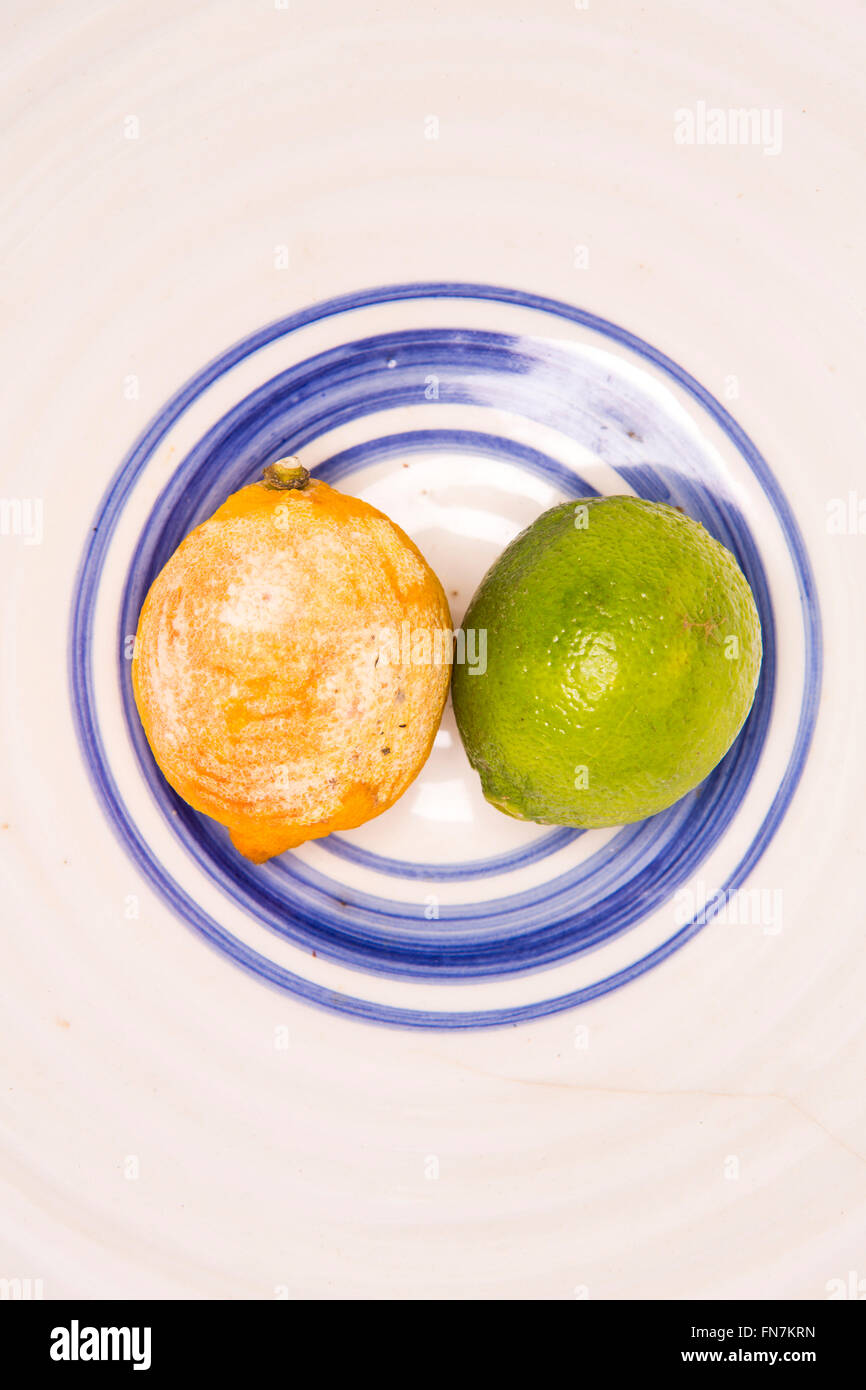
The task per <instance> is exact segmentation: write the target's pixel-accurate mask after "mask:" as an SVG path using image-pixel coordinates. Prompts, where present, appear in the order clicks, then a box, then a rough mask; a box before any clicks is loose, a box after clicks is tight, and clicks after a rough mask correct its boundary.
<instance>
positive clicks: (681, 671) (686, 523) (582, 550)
mask: <svg viewBox="0 0 866 1390" xmlns="http://www.w3.org/2000/svg"><path fill="white" fill-rule="evenodd" d="M464 628H465V629H466V637H465V639H464V646H465V645H468V644H469V643H470V634H473V636H472V640H473V641H474V648H475V649H476V650H477V649H479V647H480V643H481V642H482V641H486V651H487V660H486V669H484V670H483V671H482V668H481V666H480V665H479V664H476V665H475V666H474V667H473V666H471V665H467V664H459V665H457V666H455V668H454V676H453V701H454V710H455V714H456V717H457V724H458V727H459V729H460V734H461V737H462V739H463V743H464V745H465V748H466V752H467V754H468V756H469V760H470V762H471V763H472V766H473V767H474V768H475V769H476V771H477V772H478V773H479V775H480V777H481V783H482V789H483V791H484V795H485V796H486V797H487V799H488V801H490V802H492V803H493V805H495V806H497V807H499V809H500V810H502V811H504V812H506V813H507V814H508V815H511V816H517V817H519V818H521V819H524V820H530V821H537V822H539V823H541V824H550V825H571V826H582V827H595V826H609V825H623V824H626V823H629V822H632V821H637V820H642V819H643V818H644V817H645V816H651V815H653V814H654V813H655V812H657V811H662V810H664V809H665V808H666V807H668V806H670V805H672V804H673V802H675V801H677V800H678V799H679V798H680V797H681V796H683V795H685V793H686V792H688V791H691V790H692V788H694V787H696V786H697V785H698V783H699V782H701V781H703V779H704V778H705V777H706V776H707V775H708V773H710V772H711V771H712V769H713V768H714V767H715V766H716V764H717V763H718V762H719V761H720V760H721V759H722V758H723V757H724V755H725V753H726V752H727V751H728V749H729V748H730V746H731V744H732V743H733V741H734V739H735V738H736V736H737V734H738V733H739V731H740V729H741V728H742V726H743V723H744V721H745V719H746V716H747V715H748V713H749V709H750V708H751V705H752V701H753V699H754V695H755V690H756V687H757V683H758V674H759V671H760V666H761V627H760V621H759V618H758V612H757V609H756V607H755V601H754V598H753V596H752V592H751V589H750V588H749V585H748V583H747V581H746V579H745V576H744V575H743V573H742V571H741V570H740V568H739V566H738V565H737V562H736V560H735V559H734V557H733V555H732V554H731V553H730V551H728V550H727V549H725V547H724V546H723V545H721V544H719V542H718V541H716V540H714V539H713V537H712V536H711V535H710V534H709V533H708V532H707V531H706V530H705V529H704V527H703V526H701V525H700V524H699V523H697V522H695V521H692V520H691V519H690V518H689V517H687V516H685V515H683V513H682V512H681V511H680V510H679V509H678V508H675V507H669V506H665V505H663V504H661V503H658V502H648V501H645V500H643V499H642V498H637V497H604V498H586V499H582V500H580V501H577V502H566V503H562V504H561V505H560V506H557V507H553V508H552V509H551V510H550V511H548V512H545V513H544V514H543V515H542V516H540V517H539V518H538V519H537V520H536V521H534V522H533V523H532V525H531V526H529V527H528V528H527V529H526V530H525V531H523V532H522V533H521V535H519V536H518V537H517V538H516V539H515V540H514V541H512V543H511V544H510V545H509V546H508V547H507V549H506V550H505V551H504V552H503V554H502V555H501V556H500V557H499V559H498V560H497V561H496V562H495V563H494V565H493V566H492V568H491V569H490V570H489V571H488V572H487V574H486V575H485V577H484V579H483V580H482V583H481V585H480V587H479V589H478V591H477V593H476V594H475V596H474V598H473V599H472V602H471V604H470V606H469V609H468V611H467V613H466V617H465V619H464ZM481 634H486V637H484V638H483V639H482V637H481Z"/></svg>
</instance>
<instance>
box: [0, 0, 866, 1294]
mask: <svg viewBox="0 0 866 1390" xmlns="http://www.w3.org/2000/svg"><path fill="white" fill-rule="evenodd" d="M19 11H20V12H19ZM472 17H473V22H472V24H467V16H466V12H465V10H464V9H463V8H462V7H460V6H456V5H454V6H449V5H446V6H445V7H444V8H442V7H439V9H438V10H437V11H436V13H435V15H434V14H431V13H428V12H427V11H425V12H424V13H421V12H420V11H418V12H413V11H412V10H411V9H410V11H408V12H407V11H406V9H405V7H400V6H398V5H396V3H395V4H393V5H391V4H388V3H386V4H385V5H384V6H380V7H379V8H378V9H377V11H376V13H375V15H370V16H362V15H360V14H359V13H358V12H357V11H356V10H354V9H353V8H352V7H350V6H348V5H343V4H342V3H336V4H330V5H326V6H324V7H317V8H315V9H312V8H310V9H304V8H302V7H300V6H297V5H291V6H283V5H282V4H277V5H269V4H267V3H265V2H264V0H262V3H260V4H258V5H257V6H254V7H252V8H250V7H246V6H239V5H237V4H236V3H234V2H233V3H220V0H215V2H214V3H209V4H207V5H194V4H189V5H185V6H180V7H178V6H174V5H169V4H167V3H165V4H161V3H158V4H156V5H154V6H150V7H148V8H147V10H146V11H142V10H140V9H139V8H138V7H135V6H132V5H129V4H121V5H118V6H114V7H112V8H111V10H109V11H106V10H103V9H99V8H97V7H94V6H93V5H91V4H89V3H77V0H76V3H72V4H70V5H68V6H64V7H63V8H62V10H61V9H58V10H57V11H56V12H55V13H54V14H52V15H50V16H45V15H43V16H42V17H41V18H40V17H38V16H36V15H34V14H32V13H31V12H30V11H29V9H27V8H25V7H23V6H22V7H19V9H16V7H15V6H12V8H11V9H10V10H9V11H8V14H7V20H6V23H7V26H8V37H9V44H8V51H7V63H8V68H9V72H8V77H9V83H8V87H9V93H10V98H9V99H10V100H11V103H12V111H13V114H14V116H15V118H16V125H15V128H14V132H13V137H12V139H11V142H10V151H9V156H10V158H9V163H10V166H11V168H10V174H9V176H8V177H7V179H6V181H5V188H6V215H5V219H4V221H5V225H6V227H7V236H8V242H9V263H10V265H11V267H12V268H13V274H12V276H11V279H10V282H9V287H8V293H7V296H6V297H7V299H8V305H7V308H8V311H9V312H8V314H7V320H8V323H9V329H8V332H7V346H6V355H5V359H4V366H5V383H6V387H7V391H8V398H9V402H8V411H7V414H8V419H9V425H8V434H7V447H6V450H5V458H4V465H3V483H2V493H3V498H2V502H3V510H2V536H0V566H2V570H3V574H4V589H3V595H4V609H3V623H4V625H3V633H4V640H3V644H2V653H0V655H2V685H0V700H2V722H0V729H2V736H3V739H4V744H5V749H4V771H5V777H4V783H5V785H4V806H3V808H2V814H3V830H2V832H0V834H2V840H0V850H2V862H3V868H4V873H5V884H6V886H5V890H4V900H5V905H6V910H5V917H6V925H7V932H6V967H5V969H4V972H3V980H2V984H0V998H2V1007H3V1013H4V1020H5V1026H4V1031H5V1036H6V1037H7V1039H8V1046H7V1048H6V1057H5V1061H4V1071H5V1077H4V1080H5V1082H6V1084H5V1085H4V1087H3V1096H4V1102H3V1104H4V1112H5V1113H4V1136H5V1144H4V1149H3V1157H2V1161H0V1178H2V1181H3V1184H4V1188H3V1192H4V1195H3V1197H2V1199H0V1205H2V1208H3V1213H4V1217H5V1218H8V1219H6V1220H5V1221H4V1225H3V1229H4V1235H3V1237H2V1239H0V1276H2V1277H4V1278H9V1279H15V1278H20V1279H24V1278H30V1279H31V1280H34V1281H41V1283H39V1285H38V1287H39V1289H40V1290H41V1291H42V1292H43V1293H44V1296H46V1297H52V1296H59V1295H65V1294H78V1295H82V1296H84V1297H90V1296H112V1295H119V1296H120V1297H124V1298H134V1297H136V1296H145V1295H156V1296H159V1297H170V1298H174V1297H217V1298H274V1297H277V1298H282V1297H289V1298H295V1297H326V1298H329V1297H335V1298H345V1297H362V1298H369V1297H374V1298H376V1297H386V1298H388V1297H391V1298H402V1297H437V1298H478V1297H481V1298H486V1297H493V1298H499V1297H517V1298H578V1299H584V1298H603V1299H605V1298H607V1299H609V1298H615V1299H617V1298H625V1299H628V1298H636V1297H656V1298H658V1297H660V1298H693V1297H698V1298H700V1297H710V1296H722V1297H725V1296H734V1295H745V1296H753V1297H767V1296H782V1297H788V1298H824V1297H828V1296H836V1295H837V1294H838V1292H839V1290H840V1289H842V1288H844V1289H845V1290H846V1291H847V1292H848V1294H849V1295H850V1290H852V1289H855V1290H857V1289H859V1287H860V1283H859V1281H860V1279H861V1276H862V1277H863V1278H866V1268H861V1267H862V1266H863V1264H864V1255H863V1234H864V1215H866V1210H864V1199H863V1196H862V1193H863V1172H864V1165H866V1122H864V1114H863V1105H862V1100H861V1094H862V1069H863V1062H864V1052H866V1045H864V1032H863V1025H862V1021H861V1018H862V998H863V994H864V983H866V981H864V962H863V951H862V935H863V930H862V929H863V912H862V907H861V905H860V896H861V893H860V889H861V884H862V851H861V849H860V841H861V838H862V836H861V835H860V832H859V829H858V827H859V824H860V822H861V819H862V810H861V809H860V803H861V791H860V789H861V787H862V781H863V774H864V762H866V758H864V740H863V734H862V728H861V721H860V708H861V707H862V698H863V669H864V660H863V637H862V617H861V614H860V604H861V598H860V595H861V594H862V590H863V582H864V575H866V567H864V562H863V556H864V548H866V482H864V474H863V469H862V466H861V465H860V463H859V458H860V453H861V450H862V443H861V441H860V433H861V430H860V425H861V421H860V418H859V415H858V407H857V405H856V402H857V400H858V399H859V386H858V375H857V368H858V365H859V360H860V355H861V353H862V346H861V343H862V313H861V310H860V307H859V306H860V302H861V301H862V297H863V288H864V285H863V278H864V277H863V271H862V267H861V265H860V260H859V256H858V250H857V244H858V238H857V236H856V227H857V225H858V221H859V220H860V219H862V207H861V204H860V201H859V195H858V187H859V184H858V174H859V169H860V161H861V160H862V155H863V150H862V137H861V124H862V123H861V122H860V121H859V118H858V116H857V111H856V88H857V82H858V80H859V79H858V76H857V74H858V73H859V70H860V68H859V62H860V58H858V44H859V47H860V49H862V43H861V42H860V40H861V38H862V35H863V32H864V30H863V21H862V17H859V18H858V14H857V11H856V10H855V9H854V7H851V8H850V9H849V8H846V7H843V9H842V10H841V11H839V15H838V25H839V28H840V32H839V33H837V34H835V35H834V36H828V35H825V34H823V33H822V32H821V29H820V22H819V20H818V19H817V18H816V16H815V14H814V13H813V11H812V10H811V9H810V8H809V7H807V6H805V5H803V4H798V5H795V6H794V7H793V9H792V8H791V7H790V6H785V7H781V6H778V7H776V6H770V7H769V8H766V7H765V8H764V9H763V10H762V11H761V13H760V14H759V15H757V14H755V13H754V12H753V10H752V9H750V8H749V7H746V6H735V7H734V9H733V10H731V9H730V8H728V9H727V10H726V12H725V14H724V16H722V15H720V14H719V13H718V11H717V9H716V8H714V7H712V6H710V5H704V4H700V5H698V6H691V7H689V9H688V10H686V9H683V8H682V7H680V6H678V5H673V4H669V5H663V6H662V7H661V8H658V7H655V8H654V9H653V10H652V11H651V12H650V11H645V10H642V9H641V8H640V7H638V6H636V5H633V4H619V5H613V6H604V7H595V6H594V5H593V6H589V7H586V8H584V7H582V6H566V5H557V6H542V8H541V9H540V10H539V9H538V8H535V9H533V10H532V11H531V12H530V11H529V10H527V9H525V7H522V6H519V5H516V4H506V5H505V6H504V7H503V6H495V7H492V6H487V5H484V4H481V5H479V6H477V7H475V8H474V9H473V11H472ZM860 57H862V52H861V53H860ZM287 453H295V454H298V455H299V456H300V457H301V459H302V461H303V462H304V463H305V464H306V466H307V467H308V468H310V469H311V470H312V471H313V472H314V473H315V474H316V475H317V476H319V477H322V478H324V479H325V480H326V481H328V482H331V483H333V484H335V485H336V486H337V487H340V488H342V489H344V490H346V491H349V492H353V493H356V494H358V495H359V496H362V497H364V498H365V499H367V500H368V501H370V502H371V503H373V504H374V505H376V506H378V507H380V508H381V509H382V510H384V511H386V512H387V513H388V514H389V515H390V516H392V517H393V518H394V520H396V521H397V522H398V523H399V524H400V525H401V526H403V527H404V529H405V530H407V531H408V532H409V534H410V535H411V536H412V537H413V539H415V540H416V542H417V543H418V544H419V545H420V547H421V549H422V550H423V552H424V554H425V555H426V557H427V559H428V560H429V561H430V563H431V564H432V565H433V567H434V569H435V570H436V572H437V573H438V574H439V576H440V578H441V579H442V582H443V584H444V587H445V590H446V593H447V594H448V597H449V602H450V604H451V608H452V614H453V617H454V621H455V626H456V625H457V624H458V623H459V621H460V619H461V617H462V614H463V612H464V610H465V608H466V606H467V604H468V602H469V599H470V598H471V596H472V593H473V591H474V589H475V587H476V586H477V584H478V582H479V580H480V579H481V577H482V575H483V574H484V572H485V570H486V569H487V567H488V566H489V564H490V563H491V562H492V561H493V559H495V557H496V556H497V555H498V554H499V553H500V552H501V550H502V549H503V547H504V546H505V545H506V544H507V543H508V542H509V541H510V540H511V539H512V538H513V537H514V536H515V535H516V534H517V533H518V532H519V531H520V530H521V529H523V527H524V526H526V525H527V524H528V523H529V522H531V521H532V520H533V519H534V518H535V517H536V516H537V515H538V514H539V513H540V512H542V511H543V510H545V509H546V508H547V507H549V506H552V505H554V504H555V503H557V502H559V501H562V500H565V499H579V498H581V497H587V496H592V495H596V494H608V493H615V492H616V493H633V494H637V495H640V496H644V497H649V498H653V499H657V500H661V501H666V502H670V503H672V504H674V505H677V506H681V507H682V508H683V510H684V511H686V512H687V513H688V514H689V515H692V516H694V517H696V518H698V519H699V520H701V521H702V522H703V523H704V524H705V526H706V527H707V528H708V529H709V530H710V531H711V532H712V534H713V535H715V536H717V537H718V538H719V539H720V540H721V541H723V542H724V543H725V544H726V545H728V546H729V547H730V548H731V549H732V550H733V551H734V553H735V554H736V556H737V558H738V560H739V562H740V564H741V566H742V567H743V569H744V571H745V573H746V575H747V577H748V578H749V581H750V583H751V585H752V588H753V591H754V593H755V597H756V600H757V603H758V607H759V610H760V615H761V621H762V628H763V636H764V651H765V656H764V664H763V668H762V675H761V681H760V685H759V689H758V694H757V697H756V701H755V704H754V707H753V709H752V712H751V714H750V716H749V719H748V721H747V724H746V726H745V728H744V730H743V732H742V734H741V736H740V738H739V739H738V740H737V742H736V743H735V745H734V747H733V748H732V749H731V751H730V753H729V754H728V755H727V757H726V758H725V759H724V761H723V762H722V764H721V765H720V766H719V767H718V768H717V769H716V771H715V772H714V773H713V774H712V775H711V776H710V777H709V778H708V779H707V780H706V782H705V783H703V784H702V785H701V786H700V787H699V788H698V789H697V790H696V791H695V792H693V793H692V794H691V795H690V796H688V797H686V798H685V799H684V800H683V801H681V802H679V803H677V805H676V806H674V807H672V808H671V809H670V810H669V811H667V812H665V813H663V814H662V815H660V816H656V817H653V818H652V819H650V820H648V821H646V822H643V823H641V824H639V825H635V826H629V827H624V828H621V829H611V830H604V831H592V832H586V833H580V832H577V831H575V830H570V829H552V828H550V827H540V826H534V825H531V824H525V823H521V822H519V821H515V820H512V819H509V818H507V817H505V816H503V815H501V814H500V813H499V812H497V811H496V810H494V809H493V808H492V807H490V806H488V805H487V804H486V802H485V801H484V799H483V797H482V795H481V792H480V786H479V783H478V780H477V777H476V776H475V774H474V773H473V772H472V770H471V768H470V766H469V764H468V762H467V760H466V757H465V754H464V753H463V750H462V747H461V744H460V740H459V736H458V734H457V731H456V727H455V724H454V721H453V716H452V713H451V711H450V707H449V708H448V709H447V710H446V715H445V718H444V720H443V723H442V727H441V729H440V731H439V734H438V735H437V739H436V743H435V746H434V749H433V752H432V755H431V757H430V759H429V761H428V763H427V764H426V766H425V768H424V769H423V771H422V773H421V775H420V777H419V778H418V780H417V781H416V782H415V783H414V784H413V786H412V787H411V788H410V789H409V791H408V792H407V793H406V795H405V796H404V797H403V798H402V800H401V801H400V802H399V803H398V804H397V805H396V806H394V807H393V808H392V809H391V810H389V811H388V812H386V813H385V814H384V815H383V816H381V817H379V818H378V819H376V820H375V821H372V822H370V823H368V824H367V825H366V826H364V827H362V828H361V829H359V830H356V831H353V832H348V833H344V834H340V835H334V836H331V837H329V838H328V839H326V840H322V841H319V842H314V843H310V844H308V845H306V846H304V847H302V848H301V849H299V850H297V851H294V852H292V853H290V854H286V855H284V856H281V857H280V858H279V859H276V860H273V861H271V862H269V863H268V864H266V865H265V866H262V867H255V866H253V865H251V864H250V863H249V862H248V861H246V860H244V859H243V858H241V857H240V856H239V855H238V854H237V853H236V852H235V851H234V850H233V849H232V847H231V844H230V842H229V840H228V837H227V835H226V834H225V833H224V831H223V830H222V828H221V827H219V826H218V825H217V824H216V823H215V822H213V821H211V820H209V819H208V818H206V817H203V816H199V815H197V814H196V813H195V812H193V811H191V810H190V808H189V807H187V806H186V805H185V804H184V803H183V802H182V801H180V800H179V798H177V797H176V796H175V794H174V793H173V792H172V791H171V789H170V788H169V787H168V786H167V784H166V783H165V781H164V780H163V779H162V777H161V776H160V774H159V771H158V769H157V768H156V767H155V765H154V763H153V760H152V757H151V755H150V752H149V749H148V747H147V744H146V741H145V740H144V737H143V734H142V731H141V728H140V725H139V722H138V719H137V715H136V712H135V706H134V702H133V699H132V693H131V686H130V656H131V640H132V637H133V635H134V633H135V628H136V624H137V619H138V613H139V610H140V607H141V603H142V600H143V597H144V594H145V593H146V591H147V587H148V585H149V583H150V582H151V580H152V579H153V577H154V575H155V574H156V573H157V572H158V570H159V568H160V567H161V565H162V564H163V563H164V562H165V560H166V559H167V558H168V556H169V555H170V554H171V552H172V551H173V549H174V548H175V547H176V545H177V544H178V542H179V541H180V539H181V538H182V537H183V536H184V535H185V534H186V533H187V532H188V531H189V529H190V528H191V527H192V526H194V525H195V524H196V523H197V522H198V521H200V520H202V519H203V518H204V517H206V516H208V515H209V514H210V513H211V512H212V511H213V510H214V509H215V507H216V506H217V505H219V503H220V502H221V501H222V500H223V498H224V497H225V496H226V495H227V494H228V493H229V492H230V491H233V490H234V489H236V488H237V487H239V486H241V485H243V484H244V483H245V482H248V481H251V480H252V479H254V478H255V477H257V476H258V475H259V473H260V471H261V468H262V466H263V465H264V464H266V463H268V462H270V461H272V460H273V459H275V458H278V457H280V456H282V455H284V454H287ZM861 499H863V500H862V501H861ZM861 513H862V515H861ZM476 659H480V658H479V654H478V653H476ZM858 1261H859V1264H858ZM852 1271H853V1272H854V1274H855V1276H856V1277H855V1278H854V1280H853V1281H852V1279H851V1277H850V1276H851V1273H852ZM836 1281H840V1282H839V1283H838V1284H837V1282H836ZM864 1289H866V1285H864Z"/></svg>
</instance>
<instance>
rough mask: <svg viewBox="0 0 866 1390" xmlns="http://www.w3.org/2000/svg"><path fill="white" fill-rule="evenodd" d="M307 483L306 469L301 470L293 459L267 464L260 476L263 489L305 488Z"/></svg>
mask: <svg viewBox="0 0 866 1390" xmlns="http://www.w3.org/2000/svg"><path fill="white" fill-rule="evenodd" d="M309 481H310V475H309V473H308V472H307V470H306V468H302V467H301V465H300V464H299V463H298V460H297V459H296V458H294V457H292V458H286V459H278V460H277V462H276V463H269V464H268V466H267V468H266V469H265V471H264V473H263V474H262V482H263V484H264V485H265V487H272V488H291V487H306V486H307V483H308V482H309Z"/></svg>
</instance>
